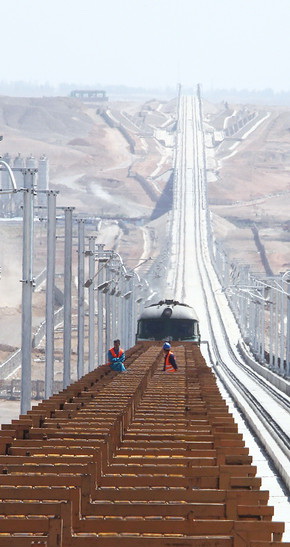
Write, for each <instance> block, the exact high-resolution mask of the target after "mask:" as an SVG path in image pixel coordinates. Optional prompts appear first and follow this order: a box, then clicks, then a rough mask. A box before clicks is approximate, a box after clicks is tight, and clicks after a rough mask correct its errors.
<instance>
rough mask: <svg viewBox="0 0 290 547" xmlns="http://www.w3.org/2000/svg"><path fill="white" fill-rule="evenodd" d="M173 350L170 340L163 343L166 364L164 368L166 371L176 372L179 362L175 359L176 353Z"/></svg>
mask: <svg viewBox="0 0 290 547" xmlns="http://www.w3.org/2000/svg"><path fill="white" fill-rule="evenodd" d="M170 350H171V345H170V344H169V342H165V344H163V351H164V366H163V370H164V371H165V372H175V371H176V370H177V368H178V367H177V363H176V361H175V357H174V353H173V352H172V351H170Z"/></svg>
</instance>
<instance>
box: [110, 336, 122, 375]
mask: <svg viewBox="0 0 290 547" xmlns="http://www.w3.org/2000/svg"><path fill="white" fill-rule="evenodd" d="M125 359H126V355H125V352H124V350H123V349H122V348H120V340H119V339H118V340H114V346H113V347H112V348H111V349H109V351H108V361H109V362H108V365H110V367H111V369H112V370H116V371H117V372H126V369H125V367H124V365H123V363H124V361H125Z"/></svg>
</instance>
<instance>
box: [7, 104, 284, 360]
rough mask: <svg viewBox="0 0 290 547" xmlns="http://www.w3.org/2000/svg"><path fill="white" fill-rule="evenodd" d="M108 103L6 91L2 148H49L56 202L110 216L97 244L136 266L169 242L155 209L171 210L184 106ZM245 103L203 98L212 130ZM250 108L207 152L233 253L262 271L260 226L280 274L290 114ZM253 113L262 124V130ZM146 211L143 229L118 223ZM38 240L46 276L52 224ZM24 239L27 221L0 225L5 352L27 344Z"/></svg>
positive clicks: (215, 205) (221, 223) (219, 222)
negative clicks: (238, 126) (250, 117)
mask: <svg viewBox="0 0 290 547" xmlns="http://www.w3.org/2000/svg"><path fill="white" fill-rule="evenodd" d="M107 107H108V112H107V116H104V114H103V113H102V112H101V110H100V108H99V107H97V106H95V107H94V108H91V107H88V106H87V105H84V104H83V103H81V102H80V101H79V100H77V99H70V98H64V97H59V98H42V99H21V98H9V97H0V124H1V131H0V134H1V135H2V134H3V135H4V140H3V142H2V143H1V154H2V155H4V154H5V153H6V152H8V153H9V154H10V156H11V157H12V158H13V157H14V156H16V155H17V154H18V153H20V154H21V156H23V157H24V158H25V157H26V156H29V155H30V154H32V155H33V156H34V157H35V158H39V157H40V156H41V155H42V154H45V155H46V156H47V157H48V159H49V165H50V187H51V188H54V189H57V190H58V191H59V195H58V198H57V199H58V200H57V205H58V206H74V207H75V208H76V212H77V213H78V214H79V215H97V216H98V215H99V216H100V217H107V220H103V221H102V222H100V223H99V224H98V226H97V232H95V233H96V236H97V242H99V243H105V244H106V246H107V248H114V249H115V250H117V251H118V252H120V253H121V254H122V256H123V257H124V258H125V260H127V261H128V262H127V264H128V265H129V266H130V267H132V266H134V265H135V264H136V263H137V262H138V259H139V258H140V257H142V258H144V256H148V255H150V254H151V255H152V256H157V255H158V252H159V251H160V249H161V247H162V236H163V234H164V233H165V226H166V215H164V216H163V217H161V218H160V219H159V220H155V221H154V222H152V221H150V215H151V214H152V212H153V211H154V209H155V208H156V205H157V203H159V206H160V209H159V210H160V212H163V213H166V210H167V206H168V203H166V202H163V201H162V193H163V192H164V189H165V188H166V185H167V183H168V179H169V176H170V173H171V168H172V157H173V156H172V151H173V149H172V145H173V143H174V128H175V125H174V124H175V115H176V111H175V108H176V104H175V101H168V102H163V103H160V102H159V101H155V100H152V101H147V102H146V103H144V104H141V103H133V102H122V103H121V102H118V103H111V102H109V103H108V105H107ZM239 110H243V109H242V108H241V107H239V106H237V105H234V106H230V105H224V104H220V105H211V104H206V103H205V104H204V115H205V117H206V120H207V126H206V127H207V131H213V130H214V131H215V132H217V133H218V132H220V131H221V130H222V129H223V128H224V127H225V124H228V121H227V120H228V119H232V117H233V114H234V113H235V112H236V111H239ZM248 110H249V111H250V112H251V113H256V115H257V117H256V118H255V119H254V121H253V122H252V123H251V124H249V126H248V127H244V128H243V130H242V131H241V132H238V133H236V134H235V135H234V136H232V137H231V138H228V139H226V140H224V141H223V142H222V143H221V144H218V143H217V142H214V145H213V148H212V149H211V150H208V152H210V153H211V159H210V160H209V163H208V169H209V170H208V180H209V181H210V182H209V186H208V196H209V202H210V208H211V211H212V213H213V227H214V231H215V234H216V237H217V238H218V239H220V240H221V241H222V242H223V244H224V246H225V248H226V250H227V252H228V253H229V255H230V257H231V258H238V259H240V260H242V261H243V262H245V263H249V264H250V265H251V267H252V269H253V270H254V271H260V272H263V271H264V270H263V264H262V261H261V257H260V254H259V252H258V249H257V245H256V243H255V239H254V235H253V225H255V226H256V228H257V230H258V234H259V237H260V240H261V242H262V244H263V245H264V246H265V249H266V254H267V258H268V261H269V264H270V267H271V269H272V271H273V273H278V272H279V271H285V270H286V269H289V268H290V232H289V229H290V219H289V209H290V207H289V206H290V200H289V193H290V184H289V170H290V152H289V150H290V147H289V144H290V142H289V141H290V111H289V110H287V109H283V110H282V109H277V108H270V107H269V108H268V109H264V110H262V111H261V110H259V109H258V108H257V107H255V106H249V107H248ZM255 120H263V121H261V123H260V125H257V126H256V127H255V123H256V121H255ZM165 128H166V129H165ZM249 130H252V132H250V133H249V134H248V131H249ZM166 195H167V192H165V196H164V199H165V198H166ZM160 199H161V201H160ZM160 203H161V205H160ZM162 207H163V209H162ZM108 216H110V217H118V220H109V219H108ZM141 216H142V217H143V218H144V220H143V225H142V226H140V225H138V224H136V223H133V222H131V223H125V224H124V223H123V222H122V221H120V218H121V219H122V218H124V219H125V218H127V217H129V218H131V219H133V218H135V217H141ZM37 237H38V239H37V241H36V247H35V260H36V269H37V272H36V273H39V272H40V271H41V269H42V268H43V267H45V230H44V231H43V230H41V229H40V230H39V235H38V236H37ZM21 241H22V235H21V225H20V224H17V225H16V224H14V223H11V222H3V221H2V222H1V223H0V266H1V267H2V279H1V280H0V311H1V314H0V344H2V346H0V352H1V353H0V358H1V359H2V358H4V357H5V355H7V352H8V353H9V351H11V350H10V349H9V347H8V348H7V345H8V346H10V347H11V348H14V347H19V344H20V331H21V324H20V321H21V315H20V314H21V310H20V306H21V283H20V277H21V253H22V247H21ZM59 253H60V254H59V257H60V258H59V260H60V262H59V269H60V270H61V269H62V267H63V266H62V260H63V254H62V253H61V251H60V252H59ZM34 306H35V310H34V317H35V321H36V322H38V323H39V322H40V320H41V318H43V309H44V308H43V306H44V300H43V295H42V294H41V293H38V294H35V295H34Z"/></svg>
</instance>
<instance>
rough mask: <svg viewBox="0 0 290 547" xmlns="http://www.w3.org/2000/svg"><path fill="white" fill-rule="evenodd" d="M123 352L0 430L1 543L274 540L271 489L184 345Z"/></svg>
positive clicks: (243, 546) (202, 546) (210, 544)
mask: <svg viewBox="0 0 290 547" xmlns="http://www.w3.org/2000/svg"><path fill="white" fill-rule="evenodd" d="M173 345H174V352H175V355H176V358H177V362H178V364H179V369H178V371H177V372H174V373H164V372H163V371H162V365H163V352H162V351H161V347H162V345H161V344H158V343H156V342H146V343H139V344H137V345H136V346H134V347H133V348H131V349H129V350H128V351H127V360H126V364H127V372H126V373H122V374H120V373H117V372H114V371H112V370H110V368H109V366H108V365H102V366H100V367H97V368H96V369H95V370H94V371H93V372H90V373H88V374H87V375H85V376H84V377H83V378H81V379H80V380H79V381H77V382H75V383H74V384H71V385H70V386H69V387H68V388H66V389H65V390H64V391H63V392H61V393H58V394H56V395H53V396H52V397H51V398H50V399H48V400H45V401H43V402H41V403H40V404H39V405H38V406H36V407H34V408H33V409H32V410H31V411H29V412H28V413H27V414H26V415H23V416H20V417H19V419H18V420H13V422H12V423H11V424H7V425H3V426H2V430H1V432H0V434H1V436H0V453H1V455H0V473H1V476H0V500H1V501H0V547H4V546H5V547H12V546H13V547H16V546H17V547H28V546H29V547H32V546H34V547H36V546H38V547H74V546H76V547H77V546H79V547H91V546H100V547H118V546H120V547H123V546H124V547H125V546H126V547H139V546H140V547H159V546H160V547H161V546H172V547H173V546H187V545H188V546H189V545H190V546H194V547H230V546H231V547H270V546H271V547H274V546H278V545H284V546H285V545H287V547H290V543H283V542H282V534H283V530H284V524H283V523H282V522H274V521H272V516H273V508H272V507H271V506H268V497H269V493H268V492H267V491H263V490H261V489H260V487H261V479H260V478H259V477H257V476H256V467H255V466H253V465H252V459H251V456H249V451H248V449H247V447H245V446H244V441H243V439H242V435H241V434H239V432H238V430H237V425H236V424H235V422H234V420H233V418H232V416H231V415H230V414H229V412H228V409H227V406H226V403H225V402H224V400H223V399H222V397H221V395H220V393H219V390H218V388H217V385H216V380H215V377H214V374H213V372H212V370H211V368H210V367H208V366H207V365H206V363H205V361H204V359H203V357H202V355H201V353H200V349H199V347H198V346H195V345H194V344H192V343H178V342H176V343H173Z"/></svg>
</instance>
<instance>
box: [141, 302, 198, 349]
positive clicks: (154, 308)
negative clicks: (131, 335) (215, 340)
mask: <svg viewBox="0 0 290 547" xmlns="http://www.w3.org/2000/svg"><path fill="white" fill-rule="evenodd" d="M141 340H170V341H172V340H183V341H186V340H188V341H189V342H194V343H196V344H200V332H199V320H198V317H197V315H196V312H195V310H194V309H193V308H192V307H191V306H188V305H187V304H181V303H180V302H177V301H176V300H161V301H160V302H158V303H157V304H151V305H150V306H148V307H146V308H144V310H143V312H142V313H141V315H140V317H139V319H138V326H137V335H136V342H138V341H141Z"/></svg>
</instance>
